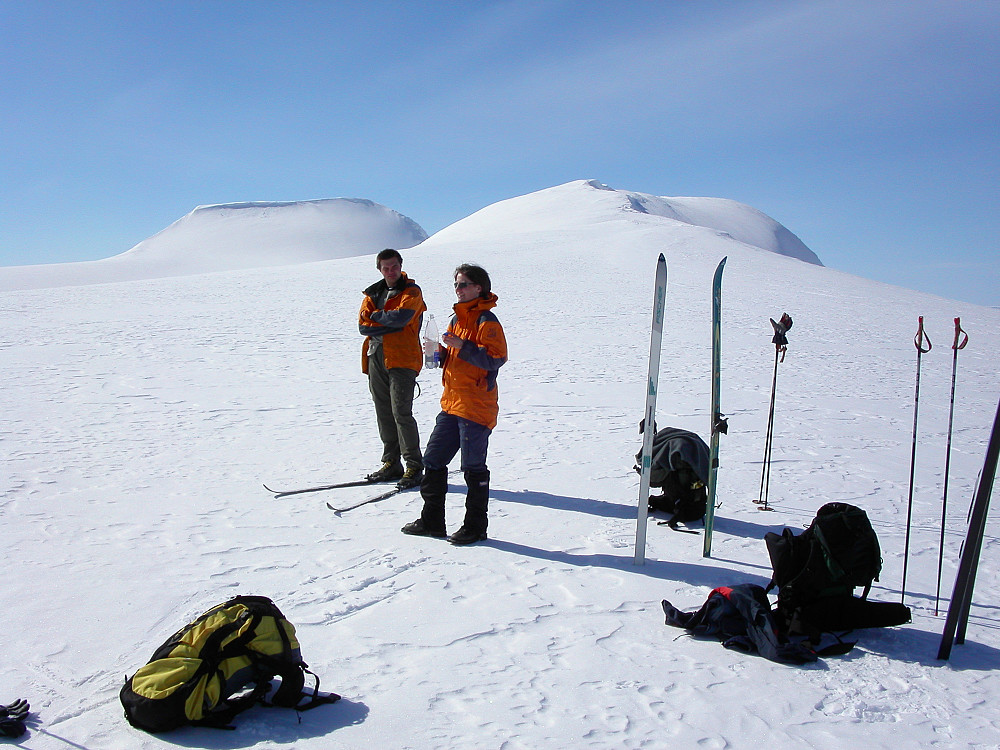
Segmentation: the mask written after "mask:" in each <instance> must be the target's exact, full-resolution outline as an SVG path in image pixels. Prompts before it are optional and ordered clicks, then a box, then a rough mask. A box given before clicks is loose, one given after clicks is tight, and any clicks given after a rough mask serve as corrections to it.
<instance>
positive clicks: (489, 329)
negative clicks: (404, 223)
mask: <svg viewBox="0 0 1000 750" xmlns="http://www.w3.org/2000/svg"><path fill="white" fill-rule="evenodd" d="M455 295H456V296H457V297H458V302H457V303H456V304H455V306H454V310H455V314H454V316H452V319H451V322H450V323H449V324H448V331H447V333H445V334H444V336H442V339H441V340H442V341H443V342H444V346H443V347H441V352H442V367H443V368H444V369H443V371H442V373H441V380H442V382H443V383H444V393H443V394H442V395H441V413H440V414H438V416H437V420H436V422H435V424H434V431H433V432H432V433H431V436H430V438H429V439H428V441H427V447H426V448H425V449H424V478H423V481H422V482H421V483H420V495H421V497H423V500H424V506H423V510H422V511H421V513H420V518H418V519H417V520H416V521H413V522H412V523H408V524H406V526H404V527H403V533H404V534H414V535H417V536H434V537H443V536H446V535H447V532H446V530H445V518H444V510H445V495H446V494H447V492H448V463H449V462H450V461H451V460H452V459H453V458H454V457H455V455H456V454H458V453H459V452H460V451H461V454H462V471H463V473H464V474H465V483H466V486H467V487H468V492H467V494H466V497H465V521H464V522H463V524H462V526H461V528H460V529H459V530H458V531H457V532H455V533H454V534H452V535H451V536H449V537H448V541H450V542H451V543H452V544H473V543H475V542H478V541H480V540H482V539H485V538H486V526H487V515H486V511H487V506H488V503H489V494H490V472H489V469H488V468H487V466H486V451H487V448H488V446H489V439H490V434H491V433H492V431H493V428H494V427H496V424H497V414H498V412H499V406H498V401H497V371H498V370H499V369H500V367H502V366H503V364H504V363H505V362H506V361H507V340H506V338H505V337H504V333H503V327H502V326H501V325H500V321H499V320H497V316H496V315H494V314H493V308H494V307H496V304H497V296H496V295H495V294H493V292H492V289H491V284H490V276H489V274H488V273H486V271H485V270H484V269H482V268H480V267H479V266H476V265H471V264H465V265H461V266H459V267H458V268H456V269H455Z"/></svg>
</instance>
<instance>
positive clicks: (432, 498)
mask: <svg viewBox="0 0 1000 750" xmlns="http://www.w3.org/2000/svg"><path fill="white" fill-rule="evenodd" d="M447 494H448V469H447V468H444V469H425V470H424V478H423V481H421V482H420V497H422V498H423V499H424V507H423V510H421V511H420V519H421V520H422V521H423V522H424V526H425V527H426V528H428V529H431V530H433V531H442V532H443V531H444V530H445V523H444V498H445V495H447Z"/></svg>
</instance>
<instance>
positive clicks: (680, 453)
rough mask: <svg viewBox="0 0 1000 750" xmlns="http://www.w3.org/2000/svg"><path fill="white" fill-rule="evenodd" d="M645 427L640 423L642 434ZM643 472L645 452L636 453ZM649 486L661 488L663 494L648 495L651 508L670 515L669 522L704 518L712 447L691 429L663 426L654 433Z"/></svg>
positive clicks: (637, 465)
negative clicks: (710, 449) (642, 465)
mask: <svg viewBox="0 0 1000 750" xmlns="http://www.w3.org/2000/svg"><path fill="white" fill-rule="evenodd" d="M642 429H643V426H642V425H640V429H639V432H640V433H641V432H642ZM635 460H636V466H635V467H634V468H635V470H636V471H637V472H640V473H641V466H640V464H641V462H642V451H639V453H637V454H636V457H635ZM650 460H651V464H650V470H649V486H650V487H659V488H660V489H661V490H662V493H661V494H660V495H652V496H650V498H649V509H650V510H658V511H662V512H663V513H668V514H670V519H669V520H668V521H667V523H668V524H669V525H670V527H671V528H676V525H677V522H678V521H682V522H688V521H699V520H701V519H702V518H704V517H705V508H706V507H707V501H708V489H707V488H706V487H705V485H706V484H707V483H708V464H709V450H708V446H707V445H706V444H705V441H704V440H702V439H701V437H699V436H698V435H696V434H695V433H693V432H690V431H688V430H682V429H680V428H677V427H664V428H663V429H662V430H657V431H656V434H655V435H654V436H653V442H652V453H651V456H650Z"/></svg>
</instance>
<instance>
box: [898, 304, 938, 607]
mask: <svg viewBox="0 0 1000 750" xmlns="http://www.w3.org/2000/svg"><path fill="white" fill-rule="evenodd" d="M925 342H926V344H927V348H926V349H924V343H925ZM913 345H914V346H915V347H916V348H917V385H916V389H915V391H914V393H913V446H912V447H911V449H910V492H909V498H908V500H907V501H906V537H905V540H904V541H903V584H902V586H901V587H900V592H899V601H900V603H902V602H903V600H904V599H905V598H906V566H907V563H908V562H909V556H910V519H911V518H912V516H913V470H914V468H915V466H916V462H917V411H918V409H919V408H920V357H921V355H923V354H926V353H927V352H929V351H930V350H931V347H932V345H931V339H930V336H928V335H927V334H926V333H925V332H924V316H923V315H921V316H920V317H919V318H918V319H917V333H916V335H915V336H914V337H913Z"/></svg>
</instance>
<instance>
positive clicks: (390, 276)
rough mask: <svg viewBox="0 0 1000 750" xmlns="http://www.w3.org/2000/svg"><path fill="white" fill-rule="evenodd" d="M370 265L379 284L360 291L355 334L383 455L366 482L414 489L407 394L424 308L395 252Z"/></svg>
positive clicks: (419, 356)
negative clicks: (392, 483) (378, 275)
mask: <svg viewBox="0 0 1000 750" xmlns="http://www.w3.org/2000/svg"><path fill="white" fill-rule="evenodd" d="M375 265H376V267H377V268H378V270H379V272H380V273H381V274H382V280H381V281H379V282H376V283H375V284H372V285H371V286H370V287H368V288H367V289H365V292H364V294H365V298H364V301H363V302H362V303H361V311H360V313H359V314H358V329H359V330H360V332H361V335H362V336H364V337H365V341H364V346H363V348H362V351H361V371H362V372H364V373H366V374H367V375H368V389H369V390H370V391H371V394H372V401H374V402H375V418H376V420H377V422H378V434H379V437H380V438H381V439H382V446H383V449H382V466H381V467H380V468H379V469H378V470H376V471H374V472H372V473H371V474H369V475H368V476H367V477H366V479H368V480H369V481H372V482H386V481H392V480H393V479H396V480H398V482H397V486H399V487H400V488H401V489H407V488H409V487H416V486H417V485H418V484H420V480H421V479H422V478H423V468H424V464H423V458H422V456H421V455H420V434H419V431H418V430H417V421H416V420H415V419H414V418H413V390H414V383H415V382H416V379H417V373H419V372H420V367H421V365H422V364H423V361H424V357H423V349H422V347H421V344H420V324H421V322H422V321H423V314H424V311H425V310H426V309H427V305H425V304H424V297H423V294H421V292H420V287H419V286H417V285H416V284H415V283H414V282H413V280H412V279H410V278H408V277H407V275H406V274H405V273H403V257H402V256H401V255H400V254H399V252H398V251H396V250H392V249H389V248H387V249H385V250H383V251H382V252H380V253H379V254H378V255H377V256H376V259H375ZM401 459H402V460H401ZM403 461H405V462H406V468H405V470H404V468H403V463H402V462H403Z"/></svg>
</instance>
